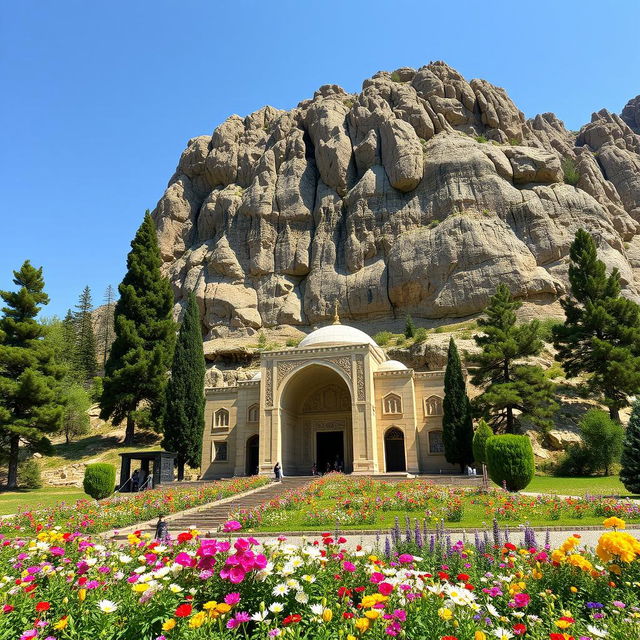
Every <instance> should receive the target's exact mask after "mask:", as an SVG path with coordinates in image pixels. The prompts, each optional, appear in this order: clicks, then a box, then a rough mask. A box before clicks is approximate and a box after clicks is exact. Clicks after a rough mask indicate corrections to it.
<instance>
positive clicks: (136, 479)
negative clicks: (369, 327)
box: [131, 469, 140, 493]
mask: <svg viewBox="0 0 640 640" xmlns="http://www.w3.org/2000/svg"><path fill="white" fill-rule="evenodd" d="M139 486H140V471H139V470H138V469H136V470H135V471H134V472H133V475H132V476H131V490H132V491H133V492H134V493H135V492H136V491H137V490H138V487H139Z"/></svg>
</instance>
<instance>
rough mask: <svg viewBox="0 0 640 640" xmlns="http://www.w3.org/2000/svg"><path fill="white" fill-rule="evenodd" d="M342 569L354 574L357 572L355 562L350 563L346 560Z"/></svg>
mask: <svg viewBox="0 0 640 640" xmlns="http://www.w3.org/2000/svg"><path fill="white" fill-rule="evenodd" d="M342 568H343V569H344V570H345V571H349V572H351V573H353V572H354V571H355V570H356V565H355V564H353V562H349V561H348V560H345V561H344V562H343V563H342Z"/></svg>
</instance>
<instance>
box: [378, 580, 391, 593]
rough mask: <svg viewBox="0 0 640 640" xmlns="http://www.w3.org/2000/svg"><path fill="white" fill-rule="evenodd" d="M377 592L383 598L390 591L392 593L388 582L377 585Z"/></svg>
mask: <svg viewBox="0 0 640 640" xmlns="http://www.w3.org/2000/svg"><path fill="white" fill-rule="evenodd" d="M378 591H379V592H380V593H381V594H382V595H383V596H388V595H389V594H390V593H391V592H392V591H393V585H392V584H389V583H388V582H381V583H380V584H379V585H378Z"/></svg>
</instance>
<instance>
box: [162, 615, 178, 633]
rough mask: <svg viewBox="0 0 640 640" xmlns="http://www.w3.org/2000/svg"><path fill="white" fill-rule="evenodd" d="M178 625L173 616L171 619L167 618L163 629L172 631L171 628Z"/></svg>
mask: <svg viewBox="0 0 640 640" xmlns="http://www.w3.org/2000/svg"><path fill="white" fill-rule="evenodd" d="M175 626H176V621H175V620H174V619H173V618H169V620H167V621H166V622H165V623H164V624H163V625H162V630H163V631H171V629H173V627H175Z"/></svg>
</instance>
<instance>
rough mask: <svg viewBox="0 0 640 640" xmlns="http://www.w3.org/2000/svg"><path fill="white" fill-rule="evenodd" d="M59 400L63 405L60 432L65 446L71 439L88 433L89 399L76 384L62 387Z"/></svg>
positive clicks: (81, 387)
mask: <svg viewBox="0 0 640 640" xmlns="http://www.w3.org/2000/svg"><path fill="white" fill-rule="evenodd" d="M61 399H62V402H63V403H64V405H63V406H64V409H63V413H62V431H63V433H64V437H65V440H66V442H67V444H69V442H71V440H72V438H77V437H78V436H81V435H84V434H86V433H88V432H89V427H90V425H91V421H90V420H89V414H88V413H87V412H88V411H89V408H90V407H91V398H90V397H89V393H88V391H87V390H86V389H85V388H84V387H83V386H82V385H81V384H78V383H77V382H76V383H73V384H71V385H68V386H65V387H63V389H62V394H61Z"/></svg>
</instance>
